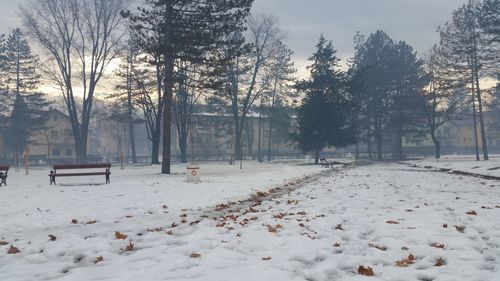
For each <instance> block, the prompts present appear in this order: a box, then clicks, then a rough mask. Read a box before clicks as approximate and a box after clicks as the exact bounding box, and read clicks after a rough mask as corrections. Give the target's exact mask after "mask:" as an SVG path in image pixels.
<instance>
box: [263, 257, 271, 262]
mask: <svg viewBox="0 0 500 281" xmlns="http://www.w3.org/2000/svg"><path fill="white" fill-rule="evenodd" d="M270 259H272V257H264V258H262V260H263V261H268V260H270Z"/></svg>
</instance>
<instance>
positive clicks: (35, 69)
mask: <svg viewBox="0 0 500 281" xmlns="http://www.w3.org/2000/svg"><path fill="white" fill-rule="evenodd" d="M6 56H7V64H6V68H7V75H6V77H7V79H6V80H7V84H8V87H9V95H11V96H12V97H15V98H14V99H15V102H14V105H13V113H12V117H11V120H10V123H11V124H10V126H9V128H11V129H12V126H19V127H20V128H21V129H19V130H24V129H23V128H26V130H27V132H25V133H23V134H17V133H15V134H12V135H13V136H16V137H19V138H28V137H29V135H30V134H32V133H34V132H35V131H38V130H41V129H42V128H43V126H44V124H45V121H46V119H47V116H46V113H47V107H48V105H49V103H48V101H47V100H46V98H45V94H43V93H40V92H38V91H37V87H38V85H39V82H40V74H39V70H40V63H39V59H38V57H37V56H35V55H33V54H32V52H31V48H30V46H29V43H28V40H27V39H26V38H25V37H24V35H23V33H22V32H21V30H20V29H19V28H17V29H14V30H13V31H12V32H11V33H10V34H9V37H8V39H7V42H6ZM16 106H19V107H20V108H17V109H16ZM24 110H25V111H26V112H23V111H24ZM20 112H22V113H20ZM14 113H16V114H14ZM20 116H22V117H20ZM20 122H26V124H21V123H20ZM13 124H15V125H13ZM11 129H9V130H11ZM16 130H17V129H16ZM9 134H10V133H9ZM15 142H17V143H26V142H27V139H16V140H15Z"/></svg>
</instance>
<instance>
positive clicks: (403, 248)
mask: <svg viewBox="0 0 500 281" xmlns="http://www.w3.org/2000/svg"><path fill="white" fill-rule="evenodd" d="M401 250H403V251H408V250H410V248H408V247H401Z"/></svg>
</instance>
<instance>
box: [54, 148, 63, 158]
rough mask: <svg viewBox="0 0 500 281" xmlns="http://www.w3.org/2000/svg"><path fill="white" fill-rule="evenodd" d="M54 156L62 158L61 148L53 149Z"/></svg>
mask: <svg viewBox="0 0 500 281" xmlns="http://www.w3.org/2000/svg"><path fill="white" fill-rule="evenodd" d="M52 156H61V150H60V149H59V148H54V149H52Z"/></svg>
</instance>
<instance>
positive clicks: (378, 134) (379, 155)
mask: <svg viewBox="0 0 500 281" xmlns="http://www.w3.org/2000/svg"><path fill="white" fill-rule="evenodd" d="M375 141H376V143H377V160H382V158H383V157H382V125H381V124H380V120H375Z"/></svg>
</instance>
